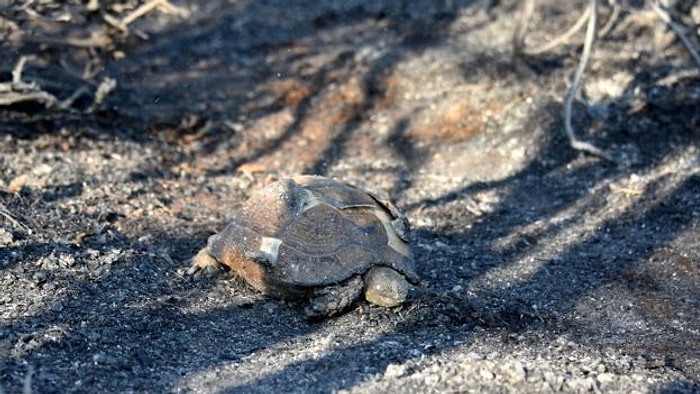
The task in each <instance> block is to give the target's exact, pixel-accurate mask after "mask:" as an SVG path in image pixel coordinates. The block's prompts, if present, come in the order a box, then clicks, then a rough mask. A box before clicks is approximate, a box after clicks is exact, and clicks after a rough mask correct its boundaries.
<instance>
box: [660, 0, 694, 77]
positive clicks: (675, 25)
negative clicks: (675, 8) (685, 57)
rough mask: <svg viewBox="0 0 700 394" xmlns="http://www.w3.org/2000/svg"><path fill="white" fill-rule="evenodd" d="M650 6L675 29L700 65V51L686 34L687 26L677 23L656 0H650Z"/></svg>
mask: <svg viewBox="0 0 700 394" xmlns="http://www.w3.org/2000/svg"><path fill="white" fill-rule="evenodd" d="M649 6H650V7H651V9H652V10H653V11H654V12H655V13H656V15H658V17H659V18H660V19H661V20H662V21H664V22H665V23H666V24H667V25H668V27H669V28H670V29H671V30H673V32H674V33H675V34H676V36H677V37H678V39H680V40H681V43H682V44H683V46H684V47H685V49H686V50H687V51H688V53H689V54H690V56H691V57H692V58H693V60H694V61H695V64H697V65H698V67H700V54H698V51H697V50H696V49H695V48H694V47H693V44H692V43H691V42H690V40H689V39H688V37H686V36H685V30H686V29H685V27H683V26H682V25H680V24H679V23H676V22H675V21H674V20H673V19H672V18H671V16H670V15H669V14H668V12H666V10H664V9H663V8H661V6H660V5H659V3H658V2H657V1H656V0H649Z"/></svg>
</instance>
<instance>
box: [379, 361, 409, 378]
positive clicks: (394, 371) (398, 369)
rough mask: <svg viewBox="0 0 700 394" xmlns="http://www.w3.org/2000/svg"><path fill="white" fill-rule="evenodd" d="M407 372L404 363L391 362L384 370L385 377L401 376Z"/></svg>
mask: <svg viewBox="0 0 700 394" xmlns="http://www.w3.org/2000/svg"><path fill="white" fill-rule="evenodd" d="M405 374H406V366H405V365H402V364H389V365H388V366H387V367H386V371H384V379H393V378H399V377H401V376H404V375H405Z"/></svg>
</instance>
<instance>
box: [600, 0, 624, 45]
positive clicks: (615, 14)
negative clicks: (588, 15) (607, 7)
mask: <svg viewBox="0 0 700 394" xmlns="http://www.w3.org/2000/svg"><path fill="white" fill-rule="evenodd" d="M620 9H621V7H620V5H619V4H618V3H617V1H616V0H613V1H612V11H611V12H610V16H609V17H608V21H607V22H605V25H603V27H602V28H601V29H600V30H598V35H597V37H598V38H603V37H605V36H607V35H608V33H610V31H611V30H612V28H613V26H615V22H617V19H618V18H619V17H620Z"/></svg>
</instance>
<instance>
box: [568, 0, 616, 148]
mask: <svg viewBox="0 0 700 394" xmlns="http://www.w3.org/2000/svg"><path fill="white" fill-rule="evenodd" d="M596 6H597V0H590V5H589V7H588V15H589V17H588V27H587V28H586V38H585V41H584V43H583V53H582V54H581V61H580V62H579V65H578V68H577V69H576V74H575V75H574V81H573V83H572V84H571V87H570V88H569V91H568V92H567V93H566V100H565V102H564V128H565V130H566V135H567V137H568V138H569V144H571V147H572V148H574V149H575V150H578V151H582V152H587V153H590V154H592V155H595V156H598V157H602V158H603V159H605V160H608V161H613V162H614V161H615V160H614V159H613V158H612V156H610V155H609V154H608V153H606V152H604V151H603V150H602V149H600V148H598V147H596V146H594V145H592V144H591V143H589V142H586V141H581V140H579V139H578V138H577V137H576V135H575V134H574V128H573V127H572V125H571V109H572V106H573V104H574V97H575V96H576V93H577V92H578V89H579V86H580V85H581V77H582V76H583V70H585V68H586V65H587V64H588V59H589V58H590V55H591V47H592V46H593V39H594V38H595V22H596V12H597V11H596V8H597V7H596Z"/></svg>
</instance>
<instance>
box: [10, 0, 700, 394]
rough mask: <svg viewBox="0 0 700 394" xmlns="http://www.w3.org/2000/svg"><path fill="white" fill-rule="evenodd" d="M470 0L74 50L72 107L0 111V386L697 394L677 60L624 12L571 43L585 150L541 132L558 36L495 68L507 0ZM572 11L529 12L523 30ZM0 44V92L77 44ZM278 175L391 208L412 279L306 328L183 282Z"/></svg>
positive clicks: (265, 4) (181, 23)
mask: <svg viewBox="0 0 700 394" xmlns="http://www.w3.org/2000/svg"><path fill="white" fill-rule="evenodd" d="M69 3H70V7H73V8H69V5H68V4H69ZM485 3H486V2H471V1H454V2H432V1H417V2H398V1H372V2H370V1H363V0H353V1H330V0H329V1H317V2H306V1H299V2H284V1H276V0H266V1H212V2H202V4H197V3H196V2H177V3H176V4H177V5H179V6H182V7H185V8H186V9H188V10H189V14H188V16H187V17H186V18H185V17H177V16H171V15H167V14H164V13H159V12H155V11H154V12H151V13H149V14H148V15H145V16H144V17H143V18H140V19H138V20H137V21H136V22H134V24H133V25H130V26H129V27H130V28H131V29H133V30H134V31H136V30H138V31H141V32H142V33H146V34H141V35H134V36H133V37H131V38H130V39H129V40H127V41H126V42H124V43H122V46H121V47H119V48H117V49H112V50H114V51H117V50H118V51H119V52H120V54H119V56H117V55H114V54H113V53H111V52H109V53H107V54H104V53H103V54H101V55H103V56H106V57H105V58H103V60H104V59H107V60H104V61H103V63H102V64H103V68H102V69H100V70H99V73H98V74H97V75H96V76H95V77H94V78H93V79H92V81H97V80H99V79H100V78H102V77H105V76H109V77H112V78H114V79H115V80H116V81H117V88H116V89H115V91H114V92H112V93H111V94H110V95H109V96H108V97H107V99H106V100H105V102H104V103H103V104H102V105H101V107H100V109H99V110H97V111H94V112H93V113H90V114H86V113H84V112H83V111H82V109H83V108H84V107H86V106H88V105H89V103H88V102H82V101H81V100H78V101H76V102H75V106H74V108H73V109H71V110H67V111H60V110H52V109H46V108H44V107H43V106H42V105H39V104H35V103H31V102H30V103H19V104H15V105H11V106H5V107H0V138H2V145H1V146H0V152H1V157H0V168H2V172H1V173H0V203H2V206H0V208H2V215H0V289H1V290H0V387H1V388H2V390H3V391H4V392H6V393H15V392H22V390H23V387H24V386H25V385H27V386H28V387H30V388H31V391H32V392H37V393H51V392H101V391H107V392H207V393H209V392H261V393H262V392H265V393H267V392H312V393H315V392H318V393H326V392H344V393H351V392H352V393H363V392H408V393H410V392H416V393H417V392H421V393H423V392H523V391H527V392H554V391H563V392H589V391H594V392H660V393H672V392H673V393H676V392H688V393H690V392H700V361H699V360H700V313H698V310H699V307H700V290H699V288H698V283H700V169H699V167H700V158H699V157H700V154H699V150H698V149H699V141H700V134H699V132H698V130H700V111H698V108H699V103H700V81H699V80H698V79H697V77H690V78H672V77H673V76H674V75H676V74H675V73H676V72H677V70H679V69H682V68H683V67H690V66H692V62H691V60H690V58H689V56H688V54H687V53H686V52H685V51H684V50H683V48H682V47H681V46H680V45H679V44H678V43H677V42H675V41H674V40H673V35H672V34H671V33H669V32H668V31H666V30H664V28H663V26H661V27H659V26H658V25H656V24H655V23H656V22H654V21H651V22H650V21H649V20H648V18H647V19H645V17H644V16H645V15H647V16H648V14H644V13H643V11H642V10H640V11H639V13H635V12H625V13H623V15H622V18H621V20H620V22H619V23H618V24H617V25H616V26H615V27H614V28H613V30H612V31H611V32H610V33H609V34H608V36H606V37H604V38H601V39H599V40H598V41H597V42H596V45H595V48H594V51H593V57H592V59H591V62H590V64H589V67H588V69H587V72H586V74H585V81H584V86H583V93H582V101H579V102H578V103H577V104H576V106H575V112H576V116H575V119H574V124H575V126H576V128H577V131H578V132H579V133H580V134H581V137H582V138H585V139H587V140H589V141H592V142H593V143H595V144H596V145H598V146H601V147H605V148H606V149H611V150H613V151H615V152H616V153H617V154H618V157H620V158H621V160H620V162H619V163H616V164H614V163H607V162H605V161H601V160H600V159H597V158H594V157H591V156H588V155H583V154H578V153H576V152H573V151H572V150H571V149H570V148H569V147H568V145H567V141H566V139H565V138H564V136H563V131H562V122H561V120H560V113H561V108H562V99H563V97H564V93H565V91H566V88H567V81H569V80H570V78H571V75H572V72H573V70H574V68H575V66H576V64H577V61H578V54H579V52H580V45H579V44H578V43H579V42H580V41H577V40H580V37H579V36H577V38H574V39H572V41H571V42H570V43H569V44H567V45H564V46H562V47H559V48H557V49H555V50H553V51H551V52H550V53H547V54H544V55H542V56H541V57H537V58H534V59H529V60H527V61H526V62H524V63H522V64H520V65H519V66H515V65H514V64H513V62H512V61H511V50H510V44H511V34H512V31H513V28H514V26H515V24H516V21H517V19H518V16H519V2H516V1H501V2H497V3H494V4H491V5H490V6H486V5H485ZM584 3H585V2H582V1H574V2H571V3H570V4H569V3H567V4H566V5H564V4H559V2H554V1H541V2H539V3H538V4H539V5H538V12H536V13H535V16H534V18H535V20H534V21H533V23H532V24H531V27H530V32H529V34H528V37H527V42H529V43H530V42H544V41H546V40H547V39H549V38H551V37H552V36H554V35H555V34H556V33H557V32H560V31H562V30H563V29H564V28H566V27H568V26H570V25H571V24H573V22H574V21H575V20H576V19H577V18H578V15H579V13H580V12H581V10H582V9H583V7H584V5H585V4H584ZM42 4H43V3H42ZM47 4H50V3H48V2H47ZM81 4H82V3H78V2H76V3H75V4H74V3H73V2H66V3H65V4H63V5H61V4H57V5H56V7H55V8H51V9H49V11H46V12H47V14H46V15H49V16H51V15H54V14H51V13H55V12H58V11H61V10H64V11H65V10H68V11H70V12H76V9H77V10H80V9H81V8H80V7H82V5H81ZM34 6H36V7H38V6H39V5H36V4H35V5H34ZM8 7H9V6H8ZM76 7H77V8H76ZM6 10H7V9H6ZM57 10H58V11H57ZM18 12H19V11H18ZM602 12H603V13H605V12H609V10H606V9H603V11H602ZM22 15H24V14H22ZM46 15H45V16H46ZM89 15H92V14H89ZM46 17H47V18H48V16H46ZM7 20H8V19H7V18H5V17H3V21H4V22H7ZM91 21H92V22H91ZM16 22H17V23H16V27H17V28H18V29H20V30H21V29H25V30H26V29H31V28H32V26H34V25H31V24H29V23H27V24H25V23H19V22H20V21H16ZM93 22H94V19H90V18H87V19H86V20H84V21H82V22H81V23H83V25H80V24H78V25H77V28H79V27H81V26H83V27H84V26H85V25H87V24H89V23H93ZM3 26H4V27H3V28H5V29H7V28H8V27H7V26H9V25H7V23H6V24H4V25H3ZM42 26H43V25H42ZM58 27H59V28H66V29H68V28H69V27H70V28H76V26H74V25H71V24H70V23H65V24H59V25H58ZM59 32H60V30H59ZM660 43H661V44H663V45H661V44H660ZM0 51H1V53H2V54H3V60H2V63H1V64H2V70H0V72H1V74H0V76H2V78H3V80H9V78H10V71H11V70H12V68H13V66H14V64H15V62H16V61H17V59H18V58H19V56H21V55H29V54H35V55H37V56H38V58H39V60H38V61H34V62H31V63H30V64H28V66H27V68H26V70H25V74H24V78H25V79H26V80H36V81H39V82H40V83H41V84H42V86H44V87H45V88H46V89H47V90H51V91H52V92H53V93H54V94H56V95H57V96H62V97H65V96H66V95H67V94H68V93H69V91H70V90H71V89H70V88H71V87H74V86H78V84H79V82H78V80H76V79H74V78H73V79H71V77H69V76H67V73H66V71H65V67H63V68H62V67H61V66H60V64H64V66H65V62H64V63H61V62H60V61H59V60H60V59H62V58H61V56H67V57H68V58H70V59H73V60H72V61H73V62H74V63H75V62H76V61H77V60H76V59H81V56H83V55H85V52H84V51H85V50H84V49H83V48H73V47H71V46H52V45H46V44H44V45H40V44H36V43H32V42H30V41H27V42H20V43H19V44H17V43H15V44H10V43H7V42H6V43H4V44H2V46H1V47H0ZM96 52H99V51H96ZM115 53H116V52H115ZM91 55H92V56H97V55H96V53H95V51H93V53H92V54H91ZM98 55H99V54H98ZM112 55H114V56H112ZM64 60H65V59H64ZM51 81H53V83H50V82H51ZM669 81H670V82H669ZM584 103H585V105H584ZM299 173H315V174H323V175H326V176H330V177H337V178H340V179H343V180H345V181H348V182H350V183H354V184H356V185H358V186H360V187H364V188H367V189H369V190H373V191H375V192H377V193H379V194H383V195H386V196H389V197H390V198H391V199H392V200H394V201H396V202H397V204H398V205H399V206H400V207H401V208H402V209H403V210H404V211H405V212H406V213H407V215H408V217H409V219H410V221H411V223H412V227H413V234H412V236H413V247H414V251H415V254H416V256H417V267H418V271H419V274H420V275H421V276H422V278H423V279H424V280H425V282H426V286H425V287H420V288H416V289H414V290H413V291H412V293H411V295H410V299H409V301H408V302H407V303H406V304H404V305H403V306H401V307H398V308H394V309H383V308H377V307H372V306H369V305H366V304H362V303H361V304H358V305H357V307H356V308H354V309H352V310H350V311H349V312H348V313H345V314H343V315H342V316H339V317H337V318H332V319H328V320H323V321H320V322H308V321H306V320H304V319H303V316H302V313H301V311H302V309H303V303H298V302H282V301H277V300H272V299H266V298H263V297H261V296H259V295H258V294H256V293H255V292H254V291H252V290H250V289H249V288H248V287H247V286H246V285H245V284H244V283H243V282H242V281H241V280H239V279H237V278H235V277H233V276H232V275H231V274H230V273H221V274H220V275H219V276H218V277H216V278H214V279H193V278H190V277H187V276H185V275H183V271H184V269H186V267H187V265H188V259H189V258H190V257H191V256H192V255H194V253H196V251H197V250H198V249H199V248H201V247H202V246H203V245H204V244H205V242H206V239H207V237H208V236H209V235H210V234H212V233H213V232H215V231H218V230H220V229H221V228H222V227H223V226H224V225H225V223H226V221H227V218H229V217H230V216H231V214H232V213H233V212H234V210H235V209H236V208H237V207H238V206H239V205H240V204H241V203H242V201H244V200H245V198H246V197H247V196H248V195H249V194H250V192H251V191H252V190H255V189H256V188H259V187H261V186H262V185H265V184H267V183H269V182H271V181H273V180H275V179H278V178H281V177H286V176H290V175H296V174H299ZM30 371H31V372H30Z"/></svg>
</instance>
